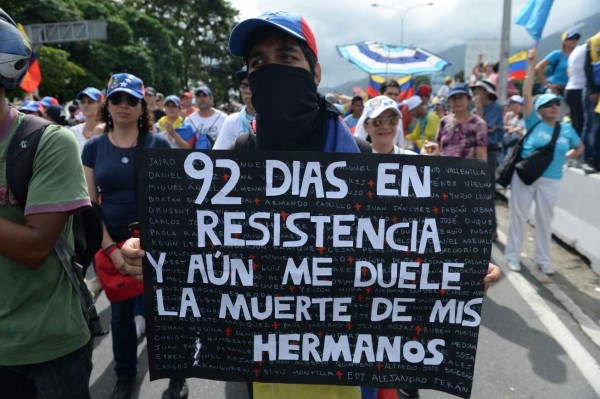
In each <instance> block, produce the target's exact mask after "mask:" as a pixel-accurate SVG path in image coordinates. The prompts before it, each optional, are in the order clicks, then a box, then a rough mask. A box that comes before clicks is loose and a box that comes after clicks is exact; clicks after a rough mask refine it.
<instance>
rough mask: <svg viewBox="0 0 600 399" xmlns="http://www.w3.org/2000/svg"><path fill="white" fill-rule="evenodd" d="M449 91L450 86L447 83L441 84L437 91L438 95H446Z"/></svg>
mask: <svg viewBox="0 0 600 399" xmlns="http://www.w3.org/2000/svg"><path fill="white" fill-rule="evenodd" d="M449 92H450V87H449V86H448V85H443V86H442V87H440V89H439V90H438V92H437V96H438V97H444V98H446V97H448V93H449Z"/></svg>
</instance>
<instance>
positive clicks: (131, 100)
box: [108, 94, 140, 107]
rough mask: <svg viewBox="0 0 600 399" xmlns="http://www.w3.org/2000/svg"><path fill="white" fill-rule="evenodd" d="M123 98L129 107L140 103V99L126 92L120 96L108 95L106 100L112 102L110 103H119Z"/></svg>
mask: <svg viewBox="0 0 600 399" xmlns="http://www.w3.org/2000/svg"><path fill="white" fill-rule="evenodd" d="M123 99H125V100H126V101H127V105H129V106H130V107H135V106H137V105H138V104H139V103H140V99H139V98H137V97H134V96H132V95H130V94H126V95H122V96H110V97H108V101H109V102H110V103H111V104H112V105H119V104H121V103H122V102H123Z"/></svg>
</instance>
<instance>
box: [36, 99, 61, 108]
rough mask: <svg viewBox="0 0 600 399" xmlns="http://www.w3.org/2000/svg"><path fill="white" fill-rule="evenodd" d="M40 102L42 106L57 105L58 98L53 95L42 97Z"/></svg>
mask: <svg viewBox="0 0 600 399" xmlns="http://www.w3.org/2000/svg"><path fill="white" fill-rule="evenodd" d="M40 104H42V106H43V107H46V108H47V107H49V106H51V105H59V104H60V103H59V102H58V100H57V99H56V98H54V97H50V96H47V97H44V98H42V101H40Z"/></svg>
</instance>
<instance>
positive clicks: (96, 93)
mask: <svg viewBox="0 0 600 399" xmlns="http://www.w3.org/2000/svg"><path fill="white" fill-rule="evenodd" d="M83 96H88V97H89V98H91V99H92V101H96V102H98V101H100V100H102V98H104V96H103V95H102V92H101V91H100V90H98V89H96V88H95V87H86V88H85V89H83V90H82V91H81V92H79V94H77V97H75V99H76V100H77V101H79V100H81V97H83Z"/></svg>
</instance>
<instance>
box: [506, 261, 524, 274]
mask: <svg viewBox="0 0 600 399" xmlns="http://www.w3.org/2000/svg"><path fill="white" fill-rule="evenodd" d="M508 268H509V269H510V270H512V271H513V272H520V271H521V264H520V263H519V262H513V261H512V260H511V261H509V262H508Z"/></svg>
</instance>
